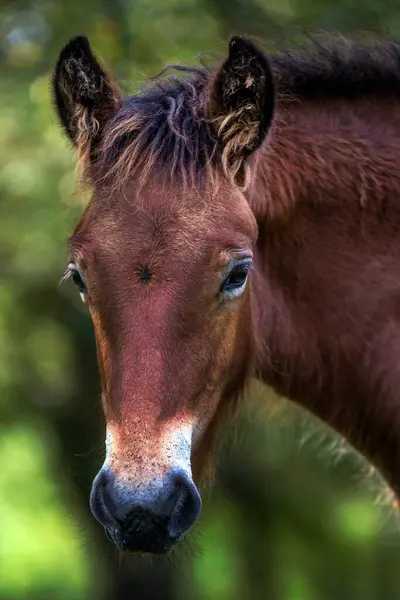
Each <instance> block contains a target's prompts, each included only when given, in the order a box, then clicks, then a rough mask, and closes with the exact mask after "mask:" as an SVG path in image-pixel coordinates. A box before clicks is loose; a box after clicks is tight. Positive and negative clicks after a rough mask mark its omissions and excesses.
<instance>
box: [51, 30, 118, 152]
mask: <svg viewBox="0 0 400 600" xmlns="http://www.w3.org/2000/svg"><path fill="white" fill-rule="evenodd" d="M52 83H53V97H54V104H55V106H56V110H57V112H58V115H59V118H60V121H61V124H62V126H63V128H64V129H65V131H66V133H67V135H68V137H69V139H70V140H71V141H72V142H73V144H74V145H75V146H76V148H77V150H78V154H79V155H80V157H84V158H85V159H86V158H87V159H90V158H93V153H94V151H95V149H96V146H97V144H98V142H99V141H100V139H101V134H102V131H103V128H104V126H105V124H106V123H107V121H109V119H111V118H112V117H113V116H114V115H115V114H116V112H117V110H118V109H119V107H120V105H121V95H120V92H119V90H118V88H117V86H116V85H115V84H114V82H113V81H112V79H111V77H110V76H109V75H108V74H107V73H106V72H105V70H104V69H103V68H102V67H101V65H100V63H99V62H98V61H97V59H96V57H95V56H94V54H93V52H92V50H91V48H90V45H89V41H88V39H87V38H86V37H82V36H80V37H76V38H74V39H72V40H70V41H69V42H68V44H67V45H66V46H65V48H64V49H63V50H62V51H61V53H60V56H59V58H58V61H57V64H56V68H55V71H54V75H53V82H52Z"/></svg>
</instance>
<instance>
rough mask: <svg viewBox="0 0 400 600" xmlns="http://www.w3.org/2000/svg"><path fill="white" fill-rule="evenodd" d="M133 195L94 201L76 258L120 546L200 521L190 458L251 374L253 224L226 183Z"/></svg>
mask: <svg viewBox="0 0 400 600" xmlns="http://www.w3.org/2000/svg"><path fill="white" fill-rule="evenodd" d="M129 194H130V197H129V200H128V201H126V202H124V203H123V204H121V203H119V202H113V201H110V199H109V198H108V199H106V198H104V197H102V194H100V193H99V194H98V195H97V196H96V197H95V198H94V199H93V200H92V202H91V203H90V204H89V206H88V207H87V209H86V211H85V213H84V215H83V217H82V219H81V221H80V223H79V224H78V226H77V228H76V231H75V233H74V235H73V236H72V238H71V243H70V256H69V269H70V271H71V273H72V276H73V279H74V281H75V283H76V284H77V285H78V287H79V290H80V293H81V294H82V297H83V299H84V301H85V302H86V303H87V305H88V308H89V311H90V314H91V317H92V320H93V324H94V330H95V337H96V343H97V352H98V363H99V369H100V373H101V379H102V398H103V406H104V411H105V415H106V420H107V435H106V447H107V453H106V458H105V462H104V465H103V467H102V468H101V470H100V473H99V474H98V476H97V477H96V479H95V482H94V485H93V490H92V496H91V507H92V511H93V513H94V515H95V516H96V518H97V519H98V520H99V521H100V522H101V523H102V524H103V525H104V526H105V527H106V528H107V530H108V532H109V533H110V535H111V536H112V537H113V539H114V540H115V542H116V543H117V544H118V545H119V547H120V548H122V549H127V550H140V551H151V552H155V553H156V552H164V551H166V550H168V549H169V548H170V547H171V546H172V545H173V544H174V543H175V542H176V541H177V540H178V539H179V538H180V537H181V536H182V534H183V533H184V532H185V531H186V530H187V529H188V528H189V527H190V526H191V525H192V524H193V523H194V521H195V520H196V518H197V516H198V514H199V511H200V505H201V501H200V496H199V493H198V491H197V488H196V486H195V484H194V483H193V479H192V462H194V468H195V469H197V470H198V471H199V470H200V469H201V464H200V463H201V462H202V461H204V459H205V458H206V454H207V452H209V450H210V448H209V444H208V438H209V434H210V431H209V428H210V427H211V428H212V424H213V422H215V419H216V418H217V413H218V408H219V405H220V403H222V404H224V403H223V400H224V397H225V396H229V397H232V390H237V391H240V390H239V388H240V389H241V386H242V382H243V380H244V378H245V374H244V369H245V367H246V365H247V360H248V359H249V356H250V354H251V348H250V347H249V340H250V336H249V330H250V304H249V296H248V293H249V290H248V287H249V282H248V279H249V271H250V269H251V265H252V246H253V242H254V239H255V235H256V224H255V221H254V217H253V215H252V213H251V211H250V209H249V207H248V204H247V202H246V201H245V199H244V198H243V196H242V195H241V193H240V192H238V191H237V190H236V189H234V188H232V187H229V186H225V188H224V187H222V188H221V190H220V193H219V195H218V199H216V198H214V199H210V198H209V197H207V196H206V195H204V196H203V197H201V195H200V197H199V195H198V194H199V192H197V193H196V194H195V193H192V194H191V193H189V192H187V193H183V192H181V193H180V192H179V190H174V191H172V190H171V189H169V190H166V189H165V187H163V186H161V185H160V186H159V187H158V188H157V186H154V185H153V186H152V188H151V189H145V188H143V189H141V191H140V192H139V193H135V192H134V191H133V189H132V188H131V190H130V192H129ZM167 194H168V195H169V196H171V195H172V197H173V199H172V200H169V199H168V198H167ZM228 390H229V392H228Z"/></svg>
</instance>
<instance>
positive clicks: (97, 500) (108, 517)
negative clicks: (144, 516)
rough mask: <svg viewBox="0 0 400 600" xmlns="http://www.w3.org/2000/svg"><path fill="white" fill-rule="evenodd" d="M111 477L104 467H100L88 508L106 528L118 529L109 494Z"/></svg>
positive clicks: (113, 506)
mask: <svg viewBox="0 0 400 600" xmlns="http://www.w3.org/2000/svg"><path fill="white" fill-rule="evenodd" d="M111 479H112V477H111V475H110V474H109V473H108V472H107V471H106V470H104V469H101V470H100V471H99V473H98V474H97V476H96V477H95V479H94V481H93V485H92V491H91V494H90V508H91V511H92V513H93V516H94V517H95V518H96V519H97V521H99V523H101V525H103V526H104V527H106V528H110V529H112V530H116V529H118V523H117V521H116V520H115V519H114V517H113V516H112V515H113V513H114V510H115V505H114V502H113V500H112V496H111V494H110V484H111V483H112V481H111Z"/></svg>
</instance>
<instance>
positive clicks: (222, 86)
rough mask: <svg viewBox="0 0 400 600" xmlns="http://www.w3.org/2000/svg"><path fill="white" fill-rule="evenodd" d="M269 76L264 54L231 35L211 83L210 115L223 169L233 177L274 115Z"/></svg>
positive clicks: (269, 70)
mask: <svg viewBox="0 0 400 600" xmlns="http://www.w3.org/2000/svg"><path fill="white" fill-rule="evenodd" d="M274 105H275V89H274V81H273V75H272V71H271V68H270V65H269V63H268V60H267V58H266V57H265V56H264V54H263V53H262V52H261V51H260V50H259V49H258V48H257V47H256V46H255V45H254V44H253V43H252V42H250V41H249V40H247V39H245V38H242V37H236V36H235V37H233V38H232V39H231V40H230V42H229V55H228V58H227V59H226V61H225V62H224V64H223V65H222V67H221V68H220V70H219V71H218V72H217V74H216V75H215V78H214V80H213V82H212V85H211V97H210V107H209V108H210V114H211V119H212V121H213V122H214V123H215V124H216V127H217V134H218V136H219V138H220V139H221V141H222V144H223V164H224V169H225V171H226V172H228V173H230V174H231V175H233V176H234V177H236V176H237V175H238V174H239V173H240V172H241V171H242V167H243V166H244V163H245V161H246V159H247V158H248V156H249V155H250V154H251V153H252V152H254V150H256V149H257V148H258V147H259V146H260V145H261V144H262V142H263V141H264V139H265V137H266V135H267V132H268V129H269V126H270V124H271V121H272V117H273V114H274Z"/></svg>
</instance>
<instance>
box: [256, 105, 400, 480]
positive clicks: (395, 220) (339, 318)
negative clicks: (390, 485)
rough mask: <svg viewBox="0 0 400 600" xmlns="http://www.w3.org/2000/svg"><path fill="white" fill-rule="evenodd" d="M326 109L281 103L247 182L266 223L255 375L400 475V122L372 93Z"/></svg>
mask: <svg viewBox="0 0 400 600" xmlns="http://www.w3.org/2000/svg"><path fill="white" fill-rule="evenodd" d="M317 108H318V107H317V106H316V104H315V103H310V104H309V105H305V104H304V105H301V106H297V105H294V107H293V108H292V109H291V110H290V112H287V110H288V109H287V108H285V110H283V109H281V113H280V115H279V116H278V122H277V125H276V127H275V130H274V131H273V132H272V134H271V136H270V139H269V143H268V144H267V145H266V147H265V149H264V150H263V151H262V152H260V155H259V157H258V162H257V165H256V168H255V173H254V178H253V181H254V183H253V184H252V187H251V188H250V189H249V191H248V200H249V203H250V205H251V206H252V208H253V211H254V214H255V216H256V218H257V221H258V225H259V239H258V245H257V252H256V259H255V260H256V272H255V274H254V275H255V277H254V278H253V280H252V286H253V288H252V294H251V297H252V309H253V327H254V329H253V335H254V339H255V342H256V348H257V351H256V368H257V373H258V376H259V377H260V378H261V379H262V380H263V381H264V382H265V383H267V384H269V385H271V386H273V387H274V388H275V389H276V390H277V391H278V392H280V393H281V394H283V395H285V396H287V397H289V398H291V399H293V400H295V401H298V402H299V403H300V404H302V405H303V406H305V407H307V408H308V409H309V410H311V411H312V412H314V413H315V414H316V415H317V416H319V417H320V418H322V419H323V420H324V421H326V422H329V423H330V424H331V425H333V426H334V427H335V428H336V429H337V430H338V431H340V432H341V433H343V434H344V435H345V436H346V437H347V438H348V439H350V441H351V442H352V443H353V444H354V445H355V446H356V447H358V448H359V449H360V450H361V451H362V452H363V453H365V454H367V455H368V456H369V457H370V458H371V459H372V458H373V459H374V460H375V461H376V462H377V463H378V464H379V465H380V466H381V468H382V470H383V472H384V473H385V474H386V475H387V477H388V479H389V480H393V479H394V476H393V472H394V471H396V470H397V465H396V464H394V463H393V461H394V460H395V461H396V462H397V456H399V452H400V443H399V436H398V435H397V434H396V431H397V429H398V426H400V405H399V402H398V401H397V400H396V398H397V395H398V393H397V392H395V389H397V390H398V388H399V387H400V372H399V375H398V381H396V382H394V378H395V376H396V374H397V372H398V368H397V366H396V364H394V361H393V356H398V351H399V348H398V346H397V345H396V340H397V338H398V334H397V333H395V329H396V327H397V325H396V323H397V315H396V314H394V311H395V310H397V309H395V306H394V304H395V303H393V300H394V293H395V290H396V289H397V287H398V279H399V273H398V264H399V263H400V241H397V239H398V238H399V236H397V237H396V238H394V235H393V228H397V230H398V228H399V227H400V212H399V209H398V190H399V189H400V175H399V171H398V170H397V169H396V168H394V165H395V164H399V161H400V144H399V138H400V120H399V117H398V116H397V117H395V116H394V111H392V110H391V105H390V104H389V103H388V107H387V111H386V113H385V111H383V113H384V114H385V117H382V116H381V115H382V114H383V113H380V115H378V114H377V111H376V109H375V110H373V106H371V104H369V105H368V103H367V102H360V103H359V104H355V105H354V106H352V107H349V105H348V104H347V105H345V104H344V103H339V102H332V103H331V105H328V106H327V107H326V108H324V109H323V108H321V107H320V109H319V110H317ZM350 108H351V110H350ZM388 115H389V116H388ZM390 119H392V124H393V126H392V127H391V128H389V127H388V120H390ZM391 228H392V230H391ZM389 236H390V238H389ZM389 239H390V244H388V240H389ZM382 254H385V256H384V257H383V258H382V256H381V255H382ZM353 282H355V283H356V285H353ZM396 286H397V287H396ZM396 298H397V299H398V294H397V296H396ZM396 331H397V330H396ZM385 340H386V341H385ZM385 344H386V345H385ZM389 365H391V367H390V368H389ZM395 396H396V398H395ZM361 422H362V423H363V428H364V429H365V430H363V431H361V430H360V423H361ZM394 424H396V427H394ZM382 436H384V437H385V439H386V446H385V450H382V448H380V447H379V445H380V440H381V439H382ZM366 438H368V442H367V441H366ZM382 452H383V453H384V456H383V457H382V456H380V453H382ZM377 457H378V458H377ZM393 457H396V459H394V458H393ZM396 477H397V475H396ZM395 483H396V485H397V486H398V488H399V489H400V486H399V484H400V479H399V478H397V480H396V482H395Z"/></svg>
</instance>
